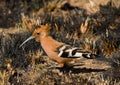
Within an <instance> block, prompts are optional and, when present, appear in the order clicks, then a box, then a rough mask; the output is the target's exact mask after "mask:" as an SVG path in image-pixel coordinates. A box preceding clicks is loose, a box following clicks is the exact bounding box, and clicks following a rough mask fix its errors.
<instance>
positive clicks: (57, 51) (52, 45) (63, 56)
mask: <svg viewBox="0 0 120 85" xmlns="http://www.w3.org/2000/svg"><path fill="white" fill-rule="evenodd" d="M50 29H51V25H50V24H45V25H41V26H40V27H38V28H36V29H35V30H34V32H33V33H32V36H30V37H29V38H27V39H26V40H25V41H24V42H23V43H22V44H21V45H20V46H19V47H21V46H23V45H24V44H25V43H26V42H28V41H29V40H31V39H35V40H36V41H37V42H39V43H40V44H41V47H42V48H43V50H44V51H45V53H46V54H47V56H48V57H49V58H50V59H51V60H52V61H54V62H56V63H57V65H56V67H57V66H58V67H60V68H63V67H64V66H71V65H74V64H75V62H76V60H77V59H82V58H85V59H93V58H95V57H96V55H95V54H92V53H91V52H88V51H85V50H84V49H82V48H79V47H73V46H71V45H68V44H66V43H63V42H60V41H57V40H55V39H54V38H53V37H52V36H51V35H50Z"/></svg>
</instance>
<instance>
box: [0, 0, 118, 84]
mask: <svg viewBox="0 0 120 85" xmlns="http://www.w3.org/2000/svg"><path fill="white" fill-rule="evenodd" d="M119 6H120V1H119V0H106V1H105V0H99V1H97V2H96V1H95V0H18V1H16V0H4V1H0V85H120V7H119ZM46 23H48V24H51V32H50V34H51V35H52V37H53V38H55V39H56V40H58V41H62V42H64V43H67V44H70V45H72V46H77V47H80V48H83V49H85V50H87V51H90V52H92V53H94V54H96V55H99V57H98V58H96V59H81V60H80V61H79V64H80V65H77V66H74V67H64V68H49V67H50V66H53V65H55V64H56V63H55V62H53V61H51V60H50V59H49V58H48V57H47V55H46V53H45V52H44V51H43V50H42V48H41V46H40V44H39V43H37V42H36V41H35V40H31V41H30V42H27V43H26V44H25V45H23V46H22V47H21V48H20V47H19V46H20V44H21V43H22V42H23V41H24V40H26V39H27V38H28V37H29V36H30V35H31V34H32V32H33V31H34V29H35V27H37V26H39V25H43V24H46Z"/></svg>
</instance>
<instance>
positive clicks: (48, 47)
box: [40, 36, 63, 53]
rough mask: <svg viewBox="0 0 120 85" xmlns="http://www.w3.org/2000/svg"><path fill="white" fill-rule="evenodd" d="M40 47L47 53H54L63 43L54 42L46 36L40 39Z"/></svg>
mask: <svg viewBox="0 0 120 85" xmlns="http://www.w3.org/2000/svg"><path fill="white" fill-rule="evenodd" d="M40 42H41V46H42V48H43V49H44V50H45V51H46V53H47V52H50V51H55V50H56V48H57V47H59V46H60V45H62V44H63V43H61V42H58V41H56V40H55V39H53V38H52V37H51V36H46V37H44V38H42V39H41V41H40Z"/></svg>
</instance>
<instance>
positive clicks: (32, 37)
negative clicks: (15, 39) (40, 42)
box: [19, 36, 35, 47]
mask: <svg viewBox="0 0 120 85" xmlns="http://www.w3.org/2000/svg"><path fill="white" fill-rule="evenodd" d="M34 38H35V37H34V36H30V37H29V38H27V39H26V40H25V41H24V42H23V43H22V44H21V45H20V46H19V47H21V46H23V45H24V44H25V43H26V42H28V41H29V40H31V39H34Z"/></svg>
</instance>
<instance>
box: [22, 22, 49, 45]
mask: <svg viewBox="0 0 120 85" xmlns="http://www.w3.org/2000/svg"><path fill="white" fill-rule="evenodd" d="M50 27H51V25H49V24H46V25H41V26H40V27H38V28H36V29H35V30H34V32H33V34H32V36H30V37H29V38H27V39H26V40H25V41H24V42H23V43H22V44H21V45H20V47H21V46H22V45H23V44H25V43H26V42H28V41H29V40H31V39H34V38H35V40H36V41H37V42H40V41H41V39H43V38H45V37H46V36H48V35H49V30H50Z"/></svg>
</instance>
